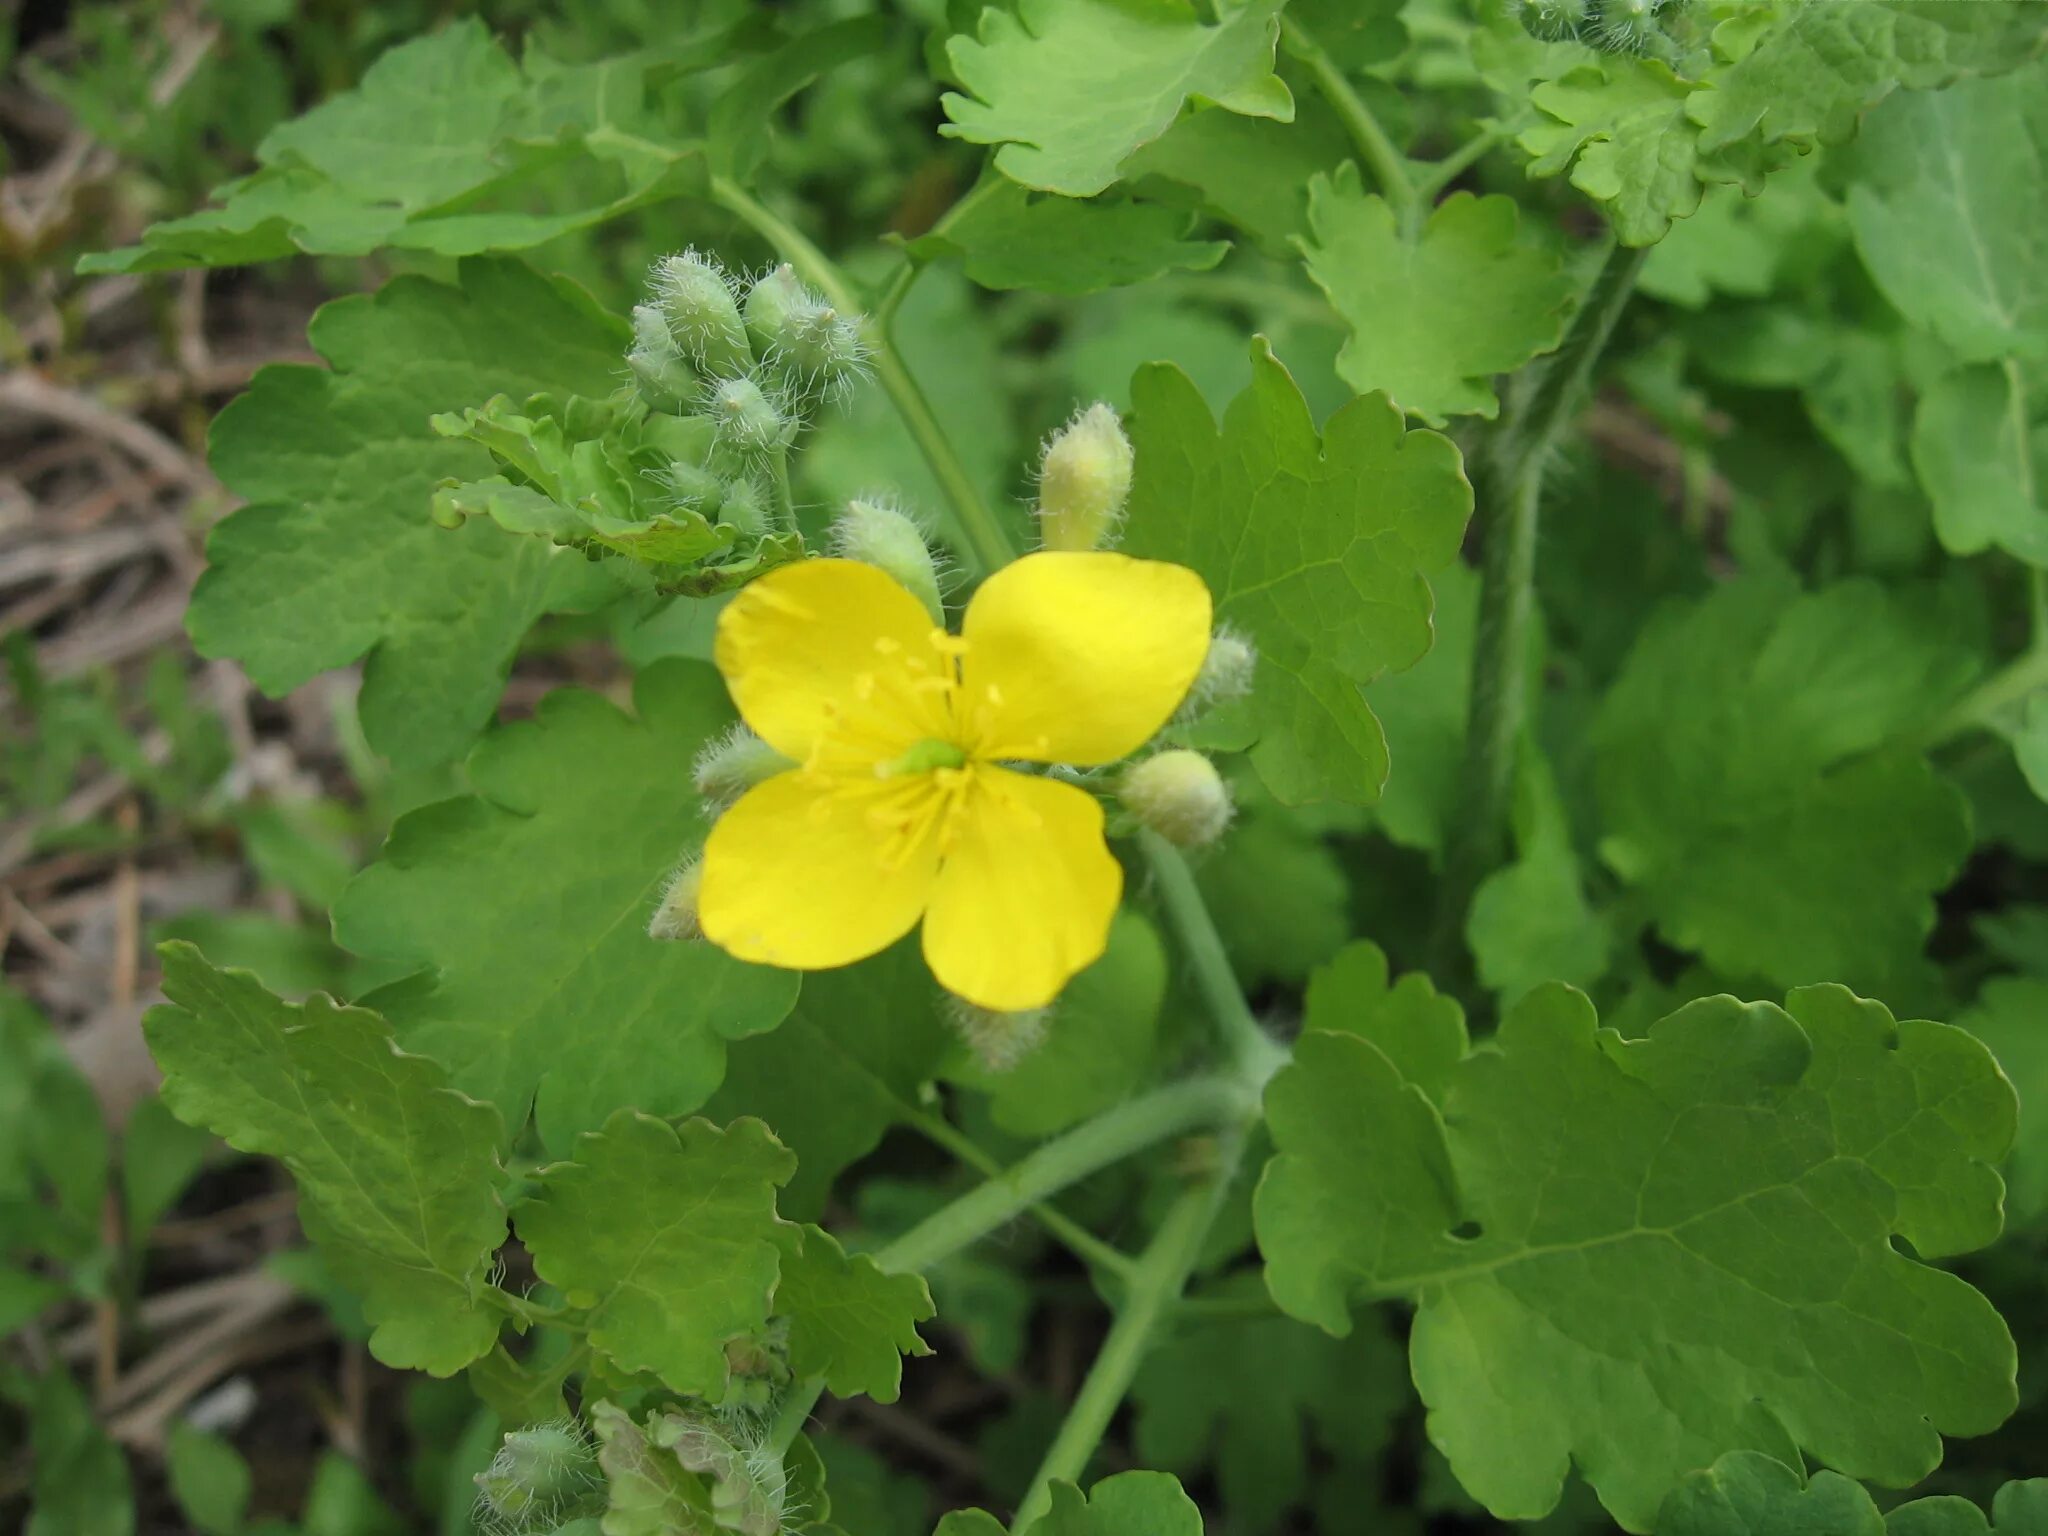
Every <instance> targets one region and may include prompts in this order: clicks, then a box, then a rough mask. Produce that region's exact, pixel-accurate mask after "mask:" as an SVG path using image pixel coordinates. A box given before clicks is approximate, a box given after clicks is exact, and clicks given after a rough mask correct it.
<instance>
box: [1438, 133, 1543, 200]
mask: <svg viewBox="0 0 2048 1536" xmlns="http://www.w3.org/2000/svg"><path fill="white" fill-rule="evenodd" d="M1522 127H1523V125H1522V124H1521V123H1519V122H1516V123H1493V124H1491V125H1489V126H1487V127H1485V128H1482V129H1480V130H1479V132H1477V133H1475V134H1473V135H1472V137H1471V138H1469V139H1467V140H1466V141H1465V142H1464V143H1462V144H1460V145H1459V146H1458V147H1457V148H1456V149H1454V150H1452V151H1451V152H1450V153H1449V154H1448V155H1445V156H1444V157H1443V159H1441V160H1434V161H1431V162H1430V163H1429V164H1428V165H1426V166H1425V167H1423V170H1422V173H1421V174H1420V175H1419V176H1417V177H1416V179H1415V196H1416V199H1417V200H1418V201H1420V202H1424V203H1433V202H1435V201H1436V200H1437V197H1438V195H1439V194H1440V193H1442V191H1443V190H1444V188H1445V187H1448V186H1449V185H1450V184H1451V183H1452V182H1454V181H1456V180H1457V179H1458V178H1459V177H1460V176H1462V175H1463V174H1464V173H1465V172H1466V170H1467V169H1469V168H1470V167H1471V165H1472V162H1473V161H1475V160H1477V159H1478V158H1479V157H1480V156H1481V155H1484V154H1485V153H1486V152H1487V151H1488V150H1490V149H1492V148H1493V147H1494V145H1496V144H1499V143H1501V142H1503V141H1504V140H1506V139H1508V138H1510V137H1512V136H1513V135H1514V134H1517V133H1519V132H1521V130H1522Z"/></svg>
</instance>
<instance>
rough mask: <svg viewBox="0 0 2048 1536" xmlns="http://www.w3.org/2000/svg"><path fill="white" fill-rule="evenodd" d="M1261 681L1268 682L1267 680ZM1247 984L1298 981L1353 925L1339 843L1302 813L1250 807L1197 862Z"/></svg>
mask: <svg viewBox="0 0 2048 1536" xmlns="http://www.w3.org/2000/svg"><path fill="white" fill-rule="evenodd" d="M1261 686H1263V685H1261ZM1195 881H1196V884H1198V885H1199V886H1200V887H1201V890H1202V899H1203V901H1204V902H1206V903H1207V905H1208V908H1209V914H1210V916H1212V917H1213V918H1215V920H1216V926H1217V929H1218V931H1219V932H1221V933H1222V935H1223V948H1224V951H1225V952H1226V953H1227V954H1228V955H1229V956H1230V965H1231V969H1232V970H1234V971H1235V972H1236V973H1237V979H1238V981H1239V983H1240V984H1241V985H1243V986H1244V987H1246V988H1249V989H1256V988H1258V987H1260V986H1263V985H1264V984H1266V983H1268V982H1279V983H1280V984H1281V985H1283V986H1293V985H1298V984H1299V983H1300V982H1301V981H1302V980H1303V978H1305V977H1306V976H1307V975H1308V973H1309V972H1310V971H1311V970H1312V969H1314V968H1315V967H1316V966H1318V965H1320V964H1322V962H1323V961H1325V960H1327V959H1329V958H1330V956H1331V955H1333V954H1335V953H1336V952H1337V950H1338V948H1339V947H1341V946H1342V944H1343V943H1344V940H1345V938H1346V937H1347V936H1348V935H1349V934H1350V932H1351V926H1350V921H1349V914H1348V907H1349V898H1350V894H1351V888H1350V882H1349V881H1348V880H1347V879H1346V878H1345V875H1344V866H1343V864H1342V863H1341V862H1340V861H1339V860H1338V858H1337V855H1336V853H1335V851H1334V850H1333V849H1332V848H1331V847H1330V845H1329V844H1328V843H1326V842H1324V841H1323V839H1322V837H1321V835H1320V834H1319V833H1318V832H1317V831H1316V829H1315V828H1314V827H1312V826H1309V825H1307V824H1306V823H1305V822H1304V821H1303V820H1302V819H1301V818H1300V817H1298V816H1295V815H1292V814H1290V813H1288V812H1286V811H1283V810H1279V809H1276V808H1274V807H1273V806H1271V805H1259V806H1253V807H1250V808H1247V809H1246V810H1245V811H1244V813H1243V814H1242V815H1240V816H1239V817H1238V818H1237V820H1236V822H1235V823H1233V825H1232V826H1231V829H1230V835H1229V836H1228V837H1226V838H1224V839H1223V841H1222V844H1221V846H1219V847H1216V848H1213V849H1211V850H1210V851H1209V854H1208V857H1206V858H1204V859H1203V860H1202V861H1201V863H1200V864H1198V865H1197V866H1196V868H1195Z"/></svg>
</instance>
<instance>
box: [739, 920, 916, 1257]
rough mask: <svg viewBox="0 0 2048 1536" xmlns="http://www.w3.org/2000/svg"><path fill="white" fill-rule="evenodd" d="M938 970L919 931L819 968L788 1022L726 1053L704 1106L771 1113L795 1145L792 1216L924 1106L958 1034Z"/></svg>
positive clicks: (788, 1200)
mask: <svg viewBox="0 0 2048 1536" xmlns="http://www.w3.org/2000/svg"><path fill="white" fill-rule="evenodd" d="M930 977H931V973H930V971H929V970H927V969H926V967H925V964H924V960H923V958H922V956H921V955H920V954H919V952H918V948H917V942H916V940H915V939H914V938H913V939H909V940H906V941H904V942H903V943H901V944H897V945H895V946H894V947H892V948H890V949H888V950H885V951H883V952H882V953H881V954H879V955H877V956H875V957H874V958H873V959H871V960H863V961H861V962H860V963H859V964H857V965H850V966H847V967H845V968H844V969H841V970H833V971H817V972H814V973H812V974H811V975H808V976H806V977H805V978H804V984H803V992H802V995H801V996H799V997H798V999H797V1003H796V1008H795V1009H794V1011H793V1012H791V1014H790V1016H789V1017H788V1018H787V1019H786V1020H784V1021H783V1023H782V1024H781V1025H780V1026H778V1027H777V1028H776V1029H775V1030H774V1031H773V1032H772V1033H770V1034H765V1035H756V1036H754V1037H752V1038H750V1039H745V1040H737V1041H734V1042H733V1044H732V1046H731V1047H730V1048H729V1050H728V1051H727V1053H726V1065H725V1081H724V1083H723V1084H722V1085H721V1086H720V1088H719V1090H718V1092H717V1093H716V1094H714V1095H713V1096H712V1097H711V1099H710V1100H709V1101H708V1102H707V1103H706V1104H705V1106H704V1112H705V1113H706V1114H708V1115H709V1116H711V1118H712V1119H714V1120H729V1119H731V1118H732V1117H734V1116H735V1115H754V1116H757V1117H759V1118H760V1119H763V1120H766V1121H767V1122H768V1124H769V1126H770V1127H772V1128H773V1129H774V1131H775V1134H776V1136H777V1137H779V1138H780V1139H781V1141H782V1143H783V1144H784V1145H785V1146H787V1147H788V1148H789V1149H790V1150H791V1151H792V1152H794V1153H795V1154H796V1156H797V1165H796V1174H795V1176H794V1177H792V1178H791V1179H790V1181H789V1186H788V1188H787V1189H785V1190H784V1192H783V1197H782V1202H781V1210H782V1212H783V1214H784V1215H788V1216H796V1217H800V1218H802V1219H806V1220H808V1219H810V1218H813V1217H815V1216H817V1215H818V1214H819V1213H820V1212H821V1211H823V1210H824V1208H825V1198H826V1195H827V1194H828V1193H829V1192H830V1190H831V1187H832V1181H833V1180H834V1179H835V1178H837V1177H838V1175H839V1173H840V1171H841V1170H842V1169H844V1168H846V1167H847V1166H848V1165H849V1164H851V1163H854V1162H857V1161H858V1160H859V1159H861V1158H863V1157H865V1156H866V1155H867V1154H868V1153H870V1152H872V1151H873V1150H874V1149H875V1147H876V1145H877V1144H878V1143H879V1142H880V1141H881V1139H882V1133H883V1132H884V1131H886V1130H888V1128H889V1127H890V1126H892V1125H896V1124H899V1123H901V1122H903V1121H905V1120H907V1119H913V1118H915V1117H916V1116H917V1115H918V1114H919V1113H920V1112H921V1111H920V1110H919V1107H918V1090H919V1089H920V1088H922V1087H923V1085H924V1084H925V1083H927V1082H929V1081H930V1080H931V1078H932V1076H933V1075H934V1074H935V1073H936V1072H937V1071H938V1069H939V1065H940V1063H942V1062H943V1061H944V1060H945V1058H946V1054H947V1051H948V1050H949V1049H950V1048H951V1043H952V1036H951V1034H950V1033H949V1032H948V1030H947V1029H946V1027H945V1024H944V1023H943V1022H942V1021H941V1020H940V1018H939V1016H938V1012H937V1009H936V1008H935V1007H934V1006H933V1000H932V997H931V986H930Z"/></svg>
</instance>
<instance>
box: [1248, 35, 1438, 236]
mask: <svg viewBox="0 0 2048 1536" xmlns="http://www.w3.org/2000/svg"><path fill="white" fill-rule="evenodd" d="M1280 34H1281V36H1282V37H1284V38H1285V39H1286V40H1287V51H1288V52H1289V53H1291V54H1293V55H1294V56H1295V58H1297V59H1299V60H1300V61H1301V65H1302V68H1304V69H1306V70H1307V71H1308V76H1309V79H1310V80H1312V81H1314V82H1315V87H1316V91H1317V94H1319V95H1320V96H1321V97H1322V98H1323V100H1324V101H1326V102H1328V103H1329V104H1330V110H1331V111H1332V112H1335V113H1336V114H1337V120H1338V121H1339V122H1341V123H1342V124H1343V125H1344V131H1345V132H1346V133H1348V134H1349V135H1350V136H1351V142H1352V144H1353V145H1354V146H1355V147H1356V148H1357V150H1358V156H1359V158H1360V159H1361V160H1363V161H1364V162H1365V165H1366V169H1367V170H1369V171H1371V172H1372V178H1373V180H1374V181H1375V182H1377V183H1378V184H1379V189H1380V195H1381V196H1382V197H1384V198H1385V199H1386V200H1387V201H1388V203H1390V204H1391V205H1392V206H1393V209H1394V211H1395V212H1396V213H1401V214H1405V213H1407V212H1408V210H1409V208H1410V207H1411V205H1413V204H1414V203H1415V201H1416V192H1415V183H1414V181H1413V180H1412V179H1410V176H1409V173H1408V165H1407V162H1406V161H1404V160H1403V159H1402V158H1401V152H1400V151H1399V150H1398V149H1396V148H1395V147H1394V141H1393V140H1392V139H1391V138H1389V137H1388V136H1387V130H1386V129H1384V128H1382V127H1381V126H1380V120H1379V119H1378V118H1377V117H1374V116H1373V113H1372V108H1370V107H1368V106H1367V105H1366V104H1365V99H1364V98H1363V97H1362V96H1360V95H1359V94H1358V92H1357V91H1355V90H1354V89H1352V86H1351V82H1350V81H1349V80H1347V79H1345V78H1344V71H1343V70H1341V69H1339V68H1338V67H1337V63H1336V60H1334V59H1332V58H1331V57H1330V56H1329V54H1328V53H1326V52H1325V51H1324V50H1323V45H1322V44H1321V43H1319V42H1317V41H1316V40H1315V37H1314V35H1313V34H1312V33H1310V32H1309V30H1308V29H1307V28H1306V27H1304V26H1302V24H1301V23H1300V22H1299V21H1297V20H1295V18H1294V17H1292V16H1282V17H1281V18H1280Z"/></svg>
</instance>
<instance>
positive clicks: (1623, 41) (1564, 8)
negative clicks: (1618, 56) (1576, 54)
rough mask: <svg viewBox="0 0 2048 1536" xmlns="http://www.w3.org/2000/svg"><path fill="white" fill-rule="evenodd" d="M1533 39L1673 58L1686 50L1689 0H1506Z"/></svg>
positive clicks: (1660, 57) (1651, 56) (1644, 55)
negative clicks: (1687, 3) (1687, 4)
mask: <svg viewBox="0 0 2048 1536" xmlns="http://www.w3.org/2000/svg"><path fill="white" fill-rule="evenodd" d="M1505 3H1506V4H1507V6H1508V9H1509V10H1510V11H1511V12H1512V13H1513V14H1515V15H1517V16H1519V17H1520V18H1521V22H1522V26H1523V27H1524V28H1525V29H1526V30H1527V31H1528V32H1529V34H1530V35H1531V36H1532V37H1539V38H1542V39H1543V40H1544V41H1545V42H1553V43H1555V42H1579V43H1584V44H1586V45H1587V46H1588V47H1591V48H1599V49H1602V50H1604V51H1605V52H1608V53H1626V54H1635V55H1639V56H1642V57H1647V58H1659V59H1664V60H1666V61H1671V60H1674V59H1675V58H1676V56H1677V55H1678V54H1679V53H1680V52H1681V51H1682V50H1683V48H1684V46H1685V41H1686V40H1685V37H1684V36H1683V34H1685V33H1686V32H1687V31H1688V22H1689V19H1690V18H1689V14H1688V12H1687V9H1686V4H1685V0H1505Z"/></svg>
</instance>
